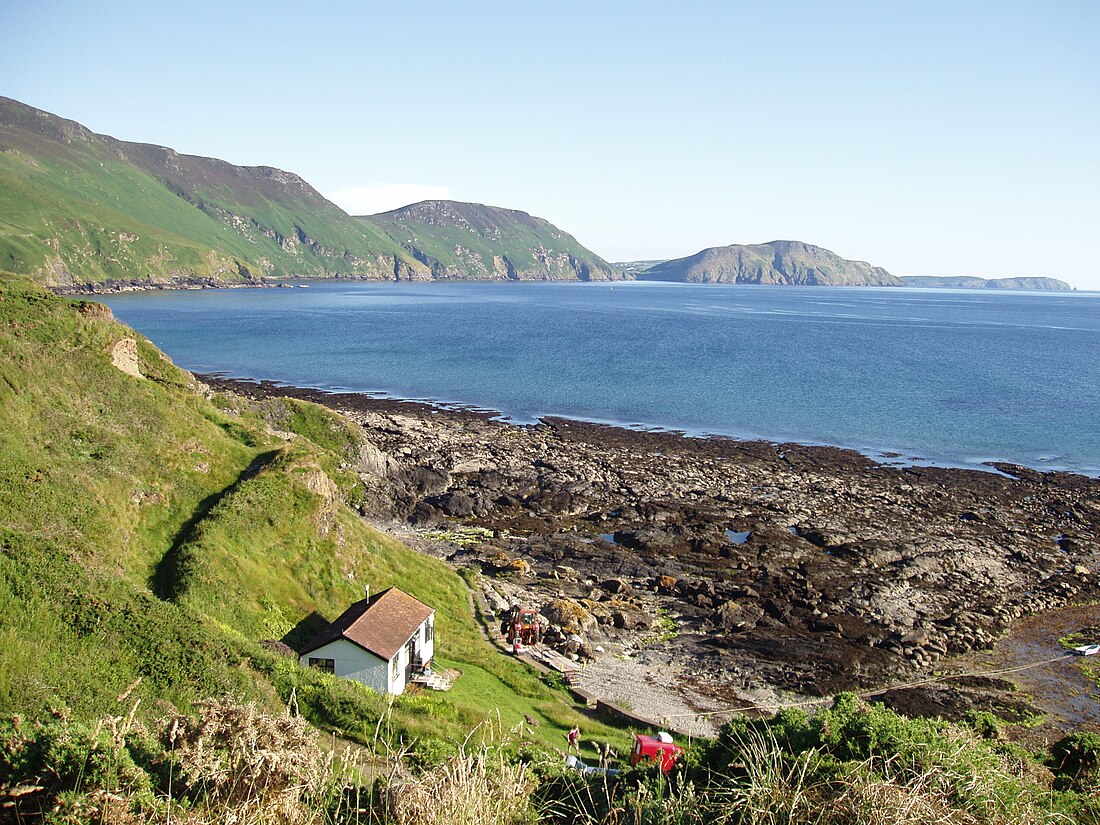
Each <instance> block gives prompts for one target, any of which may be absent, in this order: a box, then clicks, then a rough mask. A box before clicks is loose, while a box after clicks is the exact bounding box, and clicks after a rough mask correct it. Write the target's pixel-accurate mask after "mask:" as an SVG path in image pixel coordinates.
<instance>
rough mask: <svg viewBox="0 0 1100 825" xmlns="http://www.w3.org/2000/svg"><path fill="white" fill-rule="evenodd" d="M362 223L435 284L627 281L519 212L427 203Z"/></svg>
mask: <svg viewBox="0 0 1100 825" xmlns="http://www.w3.org/2000/svg"><path fill="white" fill-rule="evenodd" d="M360 220H362V221H363V222H365V223H368V224H374V225H377V226H378V227H380V228H381V229H382V230H384V231H385V232H386V233H387V234H388V235H389V236H390V237H391V238H393V239H394V240H395V241H397V242H399V243H400V244H401V245H402V246H403V247H404V248H405V250H407V251H408V252H409V253H410V254H411V255H412V256H413V257H415V258H416V259H417V260H418V261H420V262H421V263H422V264H424V266H425V267H427V268H428V269H429V270H430V274H431V276H432V277H435V278H455V279H463V280H484V279H494V280H520V281H532V280H537V281H563V280H564V281H572V280H582V281H606V280H612V279H615V278H619V277H622V276H621V274H620V273H618V271H617V270H616V269H615V268H614V267H613V266H612V265H611V264H609V263H608V262H607V261H605V260H603V258H600V257H599V256H598V255H596V254H595V253H593V252H590V251H589V250H587V249H585V248H584V247H583V246H581V245H580V244H579V243H577V240H576V238H574V237H573V236H572V235H569V234H568V233H566V232H563V231H561V230H560V229H558V228H557V227H556V226H554V225H553V224H551V223H550V222H549V221H545V220H543V219H542V218H535V217H532V216H531V215H528V214H527V213H526V212H519V211H516V210H514V209H500V208H497V207H494V206H483V205H481V204H478V203H459V202H457V201H423V202H421V203H415V204H412V205H411V206H405V207H402V208H401V209H395V210H393V211H392V212H384V213H382V214H381V215H367V216H364V217H362V218H360Z"/></svg>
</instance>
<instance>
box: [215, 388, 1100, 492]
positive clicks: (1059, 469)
mask: <svg viewBox="0 0 1100 825" xmlns="http://www.w3.org/2000/svg"><path fill="white" fill-rule="evenodd" d="M195 376H196V377H197V378H198V379H199V380H201V381H203V382H204V383H218V382H222V383H225V384H226V385H227V386H228V387H233V386H238V387H240V386H256V387H257V389H258V390H259V391H263V392H267V393H271V394H277V395H293V396H294V397H298V398H303V399H305V400H310V401H315V402H317V403H320V404H326V401H325V400H324V399H333V400H350V406H353V407H356V406H370V407H372V408H376V409H384V408H386V407H387V406H388V405H394V409H401V408H402V407H401V405H413V406H416V407H419V408H422V409H423V410H426V411H432V410H438V411H439V412H444V413H456V414H473V415H476V416H477V417H479V418H482V419H484V420H486V421H494V422H499V423H502V424H506V425H508V426H511V427H520V428H528V427H536V426H538V425H539V424H540V423H545V422H552V421H562V422H570V423H573V424H578V425H589V426H592V427H607V428H610V429H616V430H626V431H629V432H638V433H650V434H654V435H658V434H666V435H671V436H675V437H678V438H690V439H699V440H704V441H705V440H710V439H718V440H723V441H733V442H737V443H741V444H756V445H766V446H767V447H768V448H771V449H778V448H780V447H789V446H794V447H797V448H799V449H806V450H830V451H841V452H845V453H852V454H855V455H859V456H861V457H862V458H864V459H867V460H869V461H871V462H874V463H875V464H877V465H879V466H882V467H894V468H899V469H905V468H910V467H926V468H935V469H944V470H961V471H974V472H982V473H992V474H995V475H1008V476H1011V475H1012V472H1011V468H1014V467H1020V468H1023V469H1025V470H1030V471H1033V472H1036V473H1053V474H1066V475H1075V476H1081V477H1083V478H1088V479H1093V480H1100V466H1098V467H1096V468H1086V469H1085V470H1078V469H1072V468H1069V467H1067V466H1060V465H1057V464H1051V465H1045V464H1041V463H1040V464H1025V463H1021V462H1017V461H1013V460H1011V459H998V458H987V459H973V460H965V459H951V458H947V457H942V458H927V457H924V456H915V455H907V454H906V453H905V452H900V451H898V450H897V449H893V448H884V449H879V448H869V447H868V448H865V447H858V446H848V445H843V444H830V443H826V442H824V441H816V440H812V439H799V438H797V437H792V438H768V437H765V436H759V435H753V434H747V433H742V434H737V433H722V432H714V431H710V430H705V429H693V428H690V427H678V426H666V425H660V424H647V423H643V422H627V421H617V420H609V419H597V418H586V417H579V416H577V417H574V416H569V415H556V414H552V413H550V414H539V415H537V416H536V417H534V418H533V419H531V420H518V419H516V418H514V417H513V416H511V415H509V414H508V413H505V412H503V411H501V410H498V409H494V408H491V407H482V406H479V405H476V404H467V403H463V402H446V401H439V400H433V399H430V398H404V397H401V396H399V395H394V394H391V393H389V392H386V391H384V390H354V389H340V388H332V389H328V388H323V387H311V386H302V385H300V384H292V383H287V382H285V381H281V380H276V379H264V378H252V377H248V376H237V375H232V374H231V373H229V372H227V371H217V372H209V373H207V372H196V373H195ZM326 405H327V404H326ZM1006 468H1009V469H1006Z"/></svg>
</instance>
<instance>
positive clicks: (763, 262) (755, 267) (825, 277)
mask: <svg viewBox="0 0 1100 825" xmlns="http://www.w3.org/2000/svg"><path fill="white" fill-rule="evenodd" d="M635 277H636V278H637V279H638V280H639V281H683V282H687V283H721V284H727V283H728V284H787V285H790V284H800V285H806V286H901V285H902V282H901V281H900V280H899V279H898V278H895V277H894V276H893V275H891V274H890V273H889V272H887V271H886V270H885V269H883V268H882V267H879V266H871V265H870V264H868V263H866V262H864V261H849V260H847V259H845V258H841V257H840V256H839V255H837V254H836V253H835V252H831V251H830V250H828V249H824V248H822V247H820V246H814V245H813V244H807V243H802V242H801V241H771V242H769V243H764V244H751V245H744V244H734V245H732V246H720V247H712V248H710V249H704V250H703V251H701V252H697V253H696V254H694V255H691V256H689V257H687V258H677V259H676V260H672V261H665V262H664V263H660V264H657V265H656V266H653V267H650V268H649V269H647V270H645V271H644V272H639V273H637V274H636V276H635Z"/></svg>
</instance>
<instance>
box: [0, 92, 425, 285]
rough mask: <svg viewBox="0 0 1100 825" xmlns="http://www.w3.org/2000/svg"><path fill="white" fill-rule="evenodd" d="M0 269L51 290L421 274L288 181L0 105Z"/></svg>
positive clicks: (289, 177)
mask: <svg viewBox="0 0 1100 825" xmlns="http://www.w3.org/2000/svg"><path fill="white" fill-rule="evenodd" d="M0 267H3V268H5V269H8V270H11V271H15V272H21V273H26V274H29V275H32V276H33V277H35V278H36V279H37V280H39V281H41V282H43V283H46V284H48V285H50V286H58V287H73V286H83V285H95V284H103V283H105V282H122V283H125V284H129V283H155V284H169V285H178V284H188V283H196V282H200V283H201V282H211V283H251V282H256V281H259V280H261V279H262V278H264V277H267V276H271V277H283V276H288V275H303V276H320V277H324V276H338V275H349V276H355V277H369V278H393V277H395V275H401V274H413V275H415V274H417V273H419V272H420V271H421V270H422V266H421V265H420V264H419V263H417V262H416V261H415V260H414V259H413V258H412V257H411V256H409V255H408V254H407V253H405V252H404V251H403V250H402V249H401V247H400V246H399V245H398V244H396V243H394V242H393V241H392V240H390V239H389V238H388V237H386V235H385V234H384V233H382V232H381V231H380V230H378V229H376V228H374V227H372V226H370V225H367V224H364V223H363V222H361V221H356V220H354V219H353V218H351V217H350V216H348V215H347V214H346V213H344V212H343V211H342V210H341V209H339V207H337V206H335V205H334V204H332V203H330V202H329V201H327V200H325V199H324V198H323V197H322V196H321V195H320V194H319V193H318V192H317V191H316V190H314V189H313V188H312V187H310V186H309V185H308V184H307V183H306V182H305V181H303V180H302V179H301V178H299V177H298V176H297V175H293V174H291V173H288V172H284V171H282V170H279V169H273V168H270V167H266V166H261V167H240V166H233V165H232V164H229V163H226V162H224V161H220V160H215V159H212V158H201V157H193V156H189V155H180V154H178V153H176V152H174V151H173V150H171V149H167V148H165V147H162V146H151V145H147V144H138V143H127V142H125V141H119V140H115V139H114V138H111V137H107V136H104V135H97V134H94V133H92V132H91V131H89V130H88V129H86V128H85V127H83V126H81V125H80V124H78V123H75V122H73V121H70V120H64V119H63V118H59V117H57V116H55V115H51V114H49V113H47V112H42V111H39V110H37V109H34V108H32V107H29V106H26V105H24V104H22V103H19V102H17V101H14V100H11V99H10V98H0Z"/></svg>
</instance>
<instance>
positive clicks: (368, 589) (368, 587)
mask: <svg viewBox="0 0 1100 825" xmlns="http://www.w3.org/2000/svg"><path fill="white" fill-rule="evenodd" d="M363 589H364V590H366V591H367V601H368V602H369V601H370V585H369V584H368V585H367V586H366V587H365V588H363Z"/></svg>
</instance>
